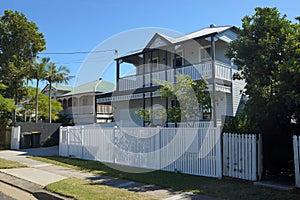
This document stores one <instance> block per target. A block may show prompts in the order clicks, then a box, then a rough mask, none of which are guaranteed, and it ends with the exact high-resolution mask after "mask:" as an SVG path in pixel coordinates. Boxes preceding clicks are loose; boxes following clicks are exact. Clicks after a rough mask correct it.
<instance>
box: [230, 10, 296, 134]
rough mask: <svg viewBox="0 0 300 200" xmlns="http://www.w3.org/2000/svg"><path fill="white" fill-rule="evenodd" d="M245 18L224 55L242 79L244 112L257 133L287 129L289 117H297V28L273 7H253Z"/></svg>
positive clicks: (237, 76)
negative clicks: (244, 82)
mask: <svg viewBox="0 0 300 200" xmlns="http://www.w3.org/2000/svg"><path fill="white" fill-rule="evenodd" d="M255 11H256V12H255V14H254V15H253V16H245V17H244V18H243V19H242V22H243V25H242V28H241V29H240V30H239V35H238V38H237V40H235V41H233V42H232V43H231V44H230V46H229V51H228V53H227V56H228V57H229V58H234V59H233V61H234V63H235V64H236V65H237V66H238V68H239V70H241V73H240V74H238V75H237V74H236V75H235V77H236V78H242V79H245V81H246V83H247V85H246V91H245V93H246V95H248V96H249V100H248V102H247V103H246V111H247V114H248V115H249V117H250V121H251V123H252V124H253V125H254V126H255V127H258V128H259V130H261V131H266V129H267V128H273V129H277V130H280V129H281V128H284V127H287V126H288V125H289V123H290V121H291V118H292V116H294V117H295V118H297V120H298V119H300V118H299V116H300V115H299V113H300V112H299V109H300V108H299V106H297V105H300V98H299V97H300V96H299V92H300V87H299V86H300V65H299V58H300V56H299V53H300V51H299V41H300V40H299V39H300V37H299V30H300V29H299V25H298V24H293V23H292V22H291V21H289V20H287V19H286V15H283V16H282V15H281V14H280V13H279V11H278V10H277V9H276V8H255Z"/></svg>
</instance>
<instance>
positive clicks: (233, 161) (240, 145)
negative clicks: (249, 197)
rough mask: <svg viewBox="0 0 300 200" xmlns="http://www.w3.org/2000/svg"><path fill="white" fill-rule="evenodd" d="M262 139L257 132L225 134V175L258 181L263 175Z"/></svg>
mask: <svg viewBox="0 0 300 200" xmlns="http://www.w3.org/2000/svg"><path fill="white" fill-rule="evenodd" d="M261 155H262V139H261V135H259V136H257V135H255V134H253V135H250V134H230V133H224V134H223V175H224V176H229V177H234V178H239V179H245V180H251V181H256V180H257V178H258V179H260V178H261V176H262V160H261V159H262V156H261Z"/></svg>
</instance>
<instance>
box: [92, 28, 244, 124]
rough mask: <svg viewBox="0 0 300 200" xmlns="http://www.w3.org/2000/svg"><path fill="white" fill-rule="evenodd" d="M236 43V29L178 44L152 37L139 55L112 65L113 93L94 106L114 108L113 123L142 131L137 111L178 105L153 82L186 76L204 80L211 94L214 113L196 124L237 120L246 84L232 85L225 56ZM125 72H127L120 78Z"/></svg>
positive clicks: (187, 38) (232, 68)
mask: <svg viewBox="0 0 300 200" xmlns="http://www.w3.org/2000/svg"><path fill="white" fill-rule="evenodd" d="M236 38H237V28H236V27H234V26H219V27H216V26H214V25H211V26H210V27H208V28H204V29H201V30H199V31H196V32H193V33H190V34H187V35H183V36H181V37H177V38H171V37H169V36H165V35H163V34H160V33H156V34H155V35H154V36H153V37H152V38H151V39H150V41H149V43H148V44H147V45H146V46H145V47H144V48H143V49H141V50H138V51H135V52H132V53H129V54H126V55H123V56H120V57H118V58H116V59H115V61H116V80H117V85H116V91H114V92H113V93H107V94H104V95H100V96H97V100H96V101H97V102H98V103H107V102H112V105H113V110H114V117H115V120H116V121H117V122H119V123H121V124H122V125H125V124H127V125H128V126H145V122H144V121H143V120H142V119H141V118H140V117H139V116H137V115H136V114H135V111H136V110H137V109H140V108H152V109H155V107H163V108H165V109H168V107H170V106H171V105H174V104H176V99H175V100H174V99H173V98H172V99H171V98H162V97H160V96H159V94H158V93H157V90H158V89H159V87H160V86H158V85H157V84H156V83H155V82H154V81H153V80H166V81H168V82H171V83H176V75H178V74H188V75H190V76H191V78H192V80H195V81H196V80H199V79H202V78H205V79H206V80H207V82H208V90H209V91H210V92H212V94H215V101H214V103H212V105H213V106H215V109H213V108H211V109H209V110H201V113H200V118H199V120H200V121H201V120H212V119H214V121H215V122H217V121H218V122H220V121H221V120H224V117H225V116H235V115H236V113H237V111H238V107H239V104H240V102H241V98H242V93H241V91H242V90H243V89H244V86H245V82H244V81H243V80H234V79H233V74H234V73H236V72H238V70H237V67H236V66H235V65H233V63H232V61H231V59H229V58H227V57H226V56H225V54H226V50H227V48H228V44H229V43H230V42H231V41H233V40H235V39H236ZM124 69H131V70H129V71H128V70H127V73H124ZM213 111H214V112H215V113H213ZM168 122H170V121H168ZM166 124H168V123H166V122H164V124H161V125H166Z"/></svg>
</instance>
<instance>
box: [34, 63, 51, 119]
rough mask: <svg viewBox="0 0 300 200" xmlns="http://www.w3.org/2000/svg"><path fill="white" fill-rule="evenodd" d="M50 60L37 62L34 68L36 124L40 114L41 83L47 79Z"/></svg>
mask: <svg viewBox="0 0 300 200" xmlns="http://www.w3.org/2000/svg"><path fill="white" fill-rule="evenodd" d="M49 61H50V58H42V59H41V62H39V61H38V60H35V61H34V63H33V67H32V71H31V73H32V76H31V77H32V78H33V79H35V80H36V87H35V122H36V123H37V122H38V112H39V83H40V81H41V80H44V79H45V77H46V75H47V74H46V72H47V71H46V66H47V65H48V63H49Z"/></svg>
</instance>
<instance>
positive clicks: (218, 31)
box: [117, 26, 237, 59]
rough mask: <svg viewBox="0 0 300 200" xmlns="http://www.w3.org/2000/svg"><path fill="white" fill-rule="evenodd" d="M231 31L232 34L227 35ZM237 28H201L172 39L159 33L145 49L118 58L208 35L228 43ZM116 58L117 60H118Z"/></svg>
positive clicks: (233, 37)
mask: <svg viewBox="0 0 300 200" xmlns="http://www.w3.org/2000/svg"><path fill="white" fill-rule="evenodd" d="M230 30H231V32H232V33H229V32H230ZM236 30H237V28H236V27H235V26H217V27H216V26H211V27H208V28H203V29H201V30H199V31H195V32H192V33H189V34H186V35H183V36H180V37H177V38H172V37H169V36H166V35H163V34H161V33H156V34H154V36H153V37H152V38H151V39H150V41H149V42H148V44H147V45H146V47H145V48H144V49H141V50H138V51H135V52H129V53H127V54H125V55H122V56H121V57H119V58H124V57H128V56H132V55H135V54H140V53H142V52H143V51H144V50H145V49H148V48H155V47H159V43H161V46H166V45H170V44H173V45H175V44H177V43H181V42H184V41H188V40H191V39H197V38H201V37H208V36H210V35H216V37H217V38H218V39H221V40H223V41H225V42H230V41H231V40H233V39H235V38H236V36H235V35H234V32H236ZM158 39H160V40H161V41H158ZM155 42H157V44H156V45H153V44H154V43H155ZM119 58H117V59H119Z"/></svg>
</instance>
